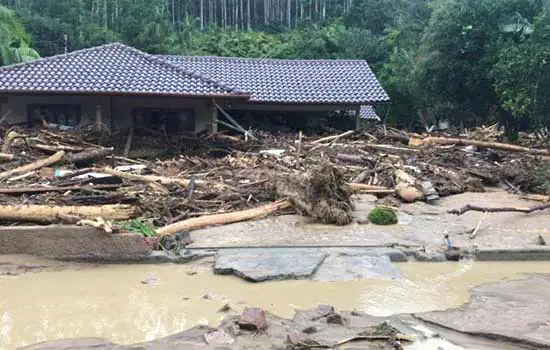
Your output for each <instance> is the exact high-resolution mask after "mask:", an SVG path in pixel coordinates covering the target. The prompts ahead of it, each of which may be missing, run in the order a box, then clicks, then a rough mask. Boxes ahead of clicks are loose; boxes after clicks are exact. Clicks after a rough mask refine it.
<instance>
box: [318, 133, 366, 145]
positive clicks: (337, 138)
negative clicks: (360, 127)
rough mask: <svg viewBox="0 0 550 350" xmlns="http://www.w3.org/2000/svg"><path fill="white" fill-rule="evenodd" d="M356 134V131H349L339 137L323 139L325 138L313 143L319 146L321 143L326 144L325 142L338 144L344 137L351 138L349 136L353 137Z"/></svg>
mask: <svg viewBox="0 0 550 350" xmlns="http://www.w3.org/2000/svg"><path fill="white" fill-rule="evenodd" d="M354 133H355V130H348V131H346V132H345V133H342V134H339V135H333V136H327V137H323V138H320V139H318V140H315V141H313V142H311V143H312V144H319V143H324V142H329V141H333V142H336V141H337V140H340V139H341V138H344V137H346V136H349V135H353V134H354Z"/></svg>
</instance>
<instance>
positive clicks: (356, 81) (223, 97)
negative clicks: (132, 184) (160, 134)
mask: <svg viewBox="0 0 550 350" xmlns="http://www.w3.org/2000/svg"><path fill="white" fill-rule="evenodd" d="M388 100H389V98H388V95H387V94H386V92H385V91H384V89H383V88H382V87H381V85H380V83H379V82H378V80H377V79H376V77H375V75H374V73H373V72H372V71H371V69H370V68H369V66H368V64H367V62H366V61H362V60H274V59H248V58H222V57H185V56H162V55H150V54H147V53H144V52H141V51H139V50H137V49H135V48H132V47H128V46H126V45H123V44H119V43H114V44H108V45H103V46H99V47H93V48H89V49H84V50H80V51H75V52H71V53H68V54H63V55H58V56H53V57H48V58H43V59H39V60H36V61H32V62H27V63H22V64H17V65H12V66H6V67H2V68H0V116H1V117H2V122H3V123H8V124H27V123H39V122H44V121H45V122H47V123H49V124H57V125H62V126H68V127H72V126H76V125H79V124H80V123H82V122H84V121H86V120H95V121H96V122H97V123H98V124H99V123H101V124H102V125H104V126H105V127H107V128H110V129H111V130H123V129H129V128H132V127H133V128H148V129H159V128H164V130H166V131H167V132H169V133H175V132H194V133H198V132H201V131H217V130H218V125H220V124H221V125H224V126H226V127H229V128H233V129H237V130H239V131H242V132H244V128H243V127H242V126H241V125H240V124H239V123H238V122H236V121H235V120H234V118H233V117H232V116H242V115H245V114H250V113H258V112H265V113H270V112H275V113H283V114H284V113H288V114H289V115H299V114H300V113H306V112H307V113H318V114H325V115H326V114H329V113H331V112H334V111H352V112H353V113H352V114H353V115H355V116H356V117H357V119H358V120H359V118H361V117H363V118H370V119H376V118H378V117H377V116H376V114H375V113H374V109H373V106H375V105H376V104H378V103H383V102H387V101H388Z"/></svg>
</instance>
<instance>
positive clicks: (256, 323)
mask: <svg viewBox="0 0 550 350" xmlns="http://www.w3.org/2000/svg"><path fill="white" fill-rule="evenodd" d="M239 327H240V328H241V329H245V330H250V331H260V330H265V329H267V320H266V318H265V312H264V310H262V309H260V308H257V307H246V308H245V309H244V310H243V313H242V314H241V316H240V317H239Z"/></svg>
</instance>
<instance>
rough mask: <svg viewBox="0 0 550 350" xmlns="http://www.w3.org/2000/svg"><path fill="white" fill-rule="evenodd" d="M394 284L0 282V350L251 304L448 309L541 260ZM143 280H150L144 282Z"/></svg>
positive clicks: (119, 334)
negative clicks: (476, 290)
mask: <svg viewBox="0 0 550 350" xmlns="http://www.w3.org/2000/svg"><path fill="white" fill-rule="evenodd" d="M398 266H399V268H400V269H401V271H402V275H403V277H402V278H401V279H399V280H393V281H388V280H377V279H369V280H361V281H353V282H338V283H326V282H311V281H286V282H272V283H261V284H250V283H246V282H243V281H241V280H240V279H238V278H235V277H222V276H214V275H212V274H211V272H210V269H208V268H205V267H201V266H169V265H161V266H147V265H143V266H142V265H134V266H127V265H124V266H123V265H113V266H102V267H93V268H85V269H79V270H69V271H44V272H40V273H34V274H33V273H31V274H25V275H22V276H0V349H13V348H16V347H19V346H23V345H28V344H32V343H36V342H40V341H45V340H53V339H59V338H77V337H104V338H108V339H111V340H113V341H114V342H117V343H121V344H131V343H136V342H141V341H146V340H152V339H155V338H159V337H163V336H166V335H169V334H173V333H176V332H179V331H181V330H184V329H186V328H189V327H192V326H194V325H196V324H198V323H203V324H204V323H209V324H211V325H215V324H217V322H218V321H219V320H220V319H221V318H222V317H223V315H222V314H220V313H218V312H217V310H218V309H219V308H220V307H221V306H223V305H224V304H225V303H230V304H231V305H232V306H233V308H234V309H237V310H238V309H241V308H243V307H244V306H245V305H253V306H260V307H263V308H265V309H267V310H269V311H272V312H274V313H277V314H279V315H281V316H284V317H291V316H292V315H293V312H294V310H295V309H296V308H304V309H305V308H310V307H314V306H316V305H318V304H320V303H324V304H331V305H334V306H335V307H337V308H338V309H343V310H352V309H357V310H362V311H366V312H368V313H371V314H374V315H380V316H384V315H390V314H393V313H409V312H421V311H431V310H441V309H447V308H454V307H458V306H460V305H462V304H463V303H465V302H466V301H467V299H468V290H469V289H470V288H472V287H474V286H476V285H479V284H482V283H487V282H493V281H497V280H501V279H506V278H517V277H519V276H520V275H521V273H533V272H536V273H550V263H545V262H541V263H522V262H514V263H502V262H499V263H479V262H476V263H471V262H464V263H460V264H450V263H439V264H433V263H432V264H427V263H406V264H399V265H398ZM143 281H148V282H151V283H150V284H145V283H143Z"/></svg>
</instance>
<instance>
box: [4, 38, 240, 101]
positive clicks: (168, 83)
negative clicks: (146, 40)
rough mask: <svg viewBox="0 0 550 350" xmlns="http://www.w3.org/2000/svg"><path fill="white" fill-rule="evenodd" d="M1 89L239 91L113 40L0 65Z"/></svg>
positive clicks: (170, 92) (174, 92) (157, 92)
mask: <svg viewBox="0 0 550 350" xmlns="http://www.w3.org/2000/svg"><path fill="white" fill-rule="evenodd" d="M0 92H57V93H105V94H107V93H114V94H116V93H119V94H120V93H122V94H126V93H128V94H153V95H204V96H217V95H242V94H241V93H240V92H238V91H236V90H234V89H231V88H229V87H227V86H224V85H223V84H219V83H217V82H215V81H213V80H211V79H210V78H207V77H204V76H201V75H200V74H195V73H192V72H188V71H186V70H185V69H183V68H181V67H178V66H176V65H174V64H171V63H169V62H167V61H165V60H163V59H161V58H159V57H156V56H153V55H149V54H146V53H144V52H141V51H139V50H137V49H134V48H131V47H128V46H125V45H122V44H118V43H116V44H109V45H104V46H98V47H94V48H90V49H85V50H80V51H75V52H71V53H68V54H64V55H58V56H53V57H48V58H43V59H39V60H36V61H33V62H27V63H22V64H16V65H12V66H6V67H2V68H0Z"/></svg>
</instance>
